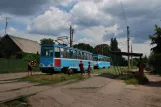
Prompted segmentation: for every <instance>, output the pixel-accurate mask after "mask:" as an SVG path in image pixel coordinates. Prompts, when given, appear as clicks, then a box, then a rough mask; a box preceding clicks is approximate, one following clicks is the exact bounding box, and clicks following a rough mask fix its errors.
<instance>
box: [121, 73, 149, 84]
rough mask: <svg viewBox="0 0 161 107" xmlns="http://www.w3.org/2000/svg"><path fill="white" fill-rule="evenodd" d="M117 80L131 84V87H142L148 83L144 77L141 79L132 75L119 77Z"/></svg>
mask: <svg viewBox="0 0 161 107" xmlns="http://www.w3.org/2000/svg"><path fill="white" fill-rule="evenodd" d="M119 79H121V80H124V82H125V83H126V84H133V85H144V84H147V83H148V82H149V80H148V79H147V77H146V76H144V77H143V78H139V77H136V76H135V75H133V74H128V75H127V76H126V75H120V76H119Z"/></svg>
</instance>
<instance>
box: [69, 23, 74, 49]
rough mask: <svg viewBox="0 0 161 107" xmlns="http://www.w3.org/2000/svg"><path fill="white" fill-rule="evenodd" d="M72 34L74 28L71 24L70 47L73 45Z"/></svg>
mask: <svg viewBox="0 0 161 107" xmlns="http://www.w3.org/2000/svg"><path fill="white" fill-rule="evenodd" d="M73 35H74V29H73V28H72V26H70V47H72V46H73Z"/></svg>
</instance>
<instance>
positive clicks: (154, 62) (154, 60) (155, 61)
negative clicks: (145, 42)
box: [149, 25, 161, 74]
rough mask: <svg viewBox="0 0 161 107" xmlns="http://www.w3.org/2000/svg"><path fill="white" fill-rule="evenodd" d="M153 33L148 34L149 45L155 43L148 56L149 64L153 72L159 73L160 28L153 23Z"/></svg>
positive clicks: (160, 54) (160, 57)
mask: <svg viewBox="0 0 161 107" xmlns="http://www.w3.org/2000/svg"><path fill="white" fill-rule="evenodd" d="M154 31H155V33H154V34H153V35H150V36H149V38H150V39H151V45H155V46H154V47H153V48H151V51H152V53H151V55H150V57H149V64H150V65H151V66H152V68H153V73H157V74H161V63H160V62H161V28H160V27H159V26H158V25H155V29H154Z"/></svg>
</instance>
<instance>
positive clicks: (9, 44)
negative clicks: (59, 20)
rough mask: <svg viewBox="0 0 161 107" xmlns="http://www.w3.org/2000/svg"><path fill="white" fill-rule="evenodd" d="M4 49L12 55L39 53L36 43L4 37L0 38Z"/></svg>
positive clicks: (18, 38)
mask: <svg viewBox="0 0 161 107" xmlns="http://www.w3.org/2000/svg"><path fill="white" fill-rule="evenodd" d="M1 43H2V44H3V46H4V48H5V49H7V50H8V51H9V52H12V53H20V52H24V53H34V54H36V53H37V52H38V53H40V45H39V43H38V42H37V41H33V40H29V39H24V38H20V37H15V36H12V35H5V36H4V37H2V38H1Z"/></svg>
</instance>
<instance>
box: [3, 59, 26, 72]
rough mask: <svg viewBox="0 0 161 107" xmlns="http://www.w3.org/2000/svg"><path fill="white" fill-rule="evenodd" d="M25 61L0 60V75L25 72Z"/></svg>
mask: <svg viewBox="0 0 161 107" xmlns="http://www.w3.org/2000/svg"><path fill="white" fill-rule="evenodd" d="M27 69H28V66H27V61H25V60H23V59H0V73H14V72H24V71H27Z"/></svg>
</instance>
